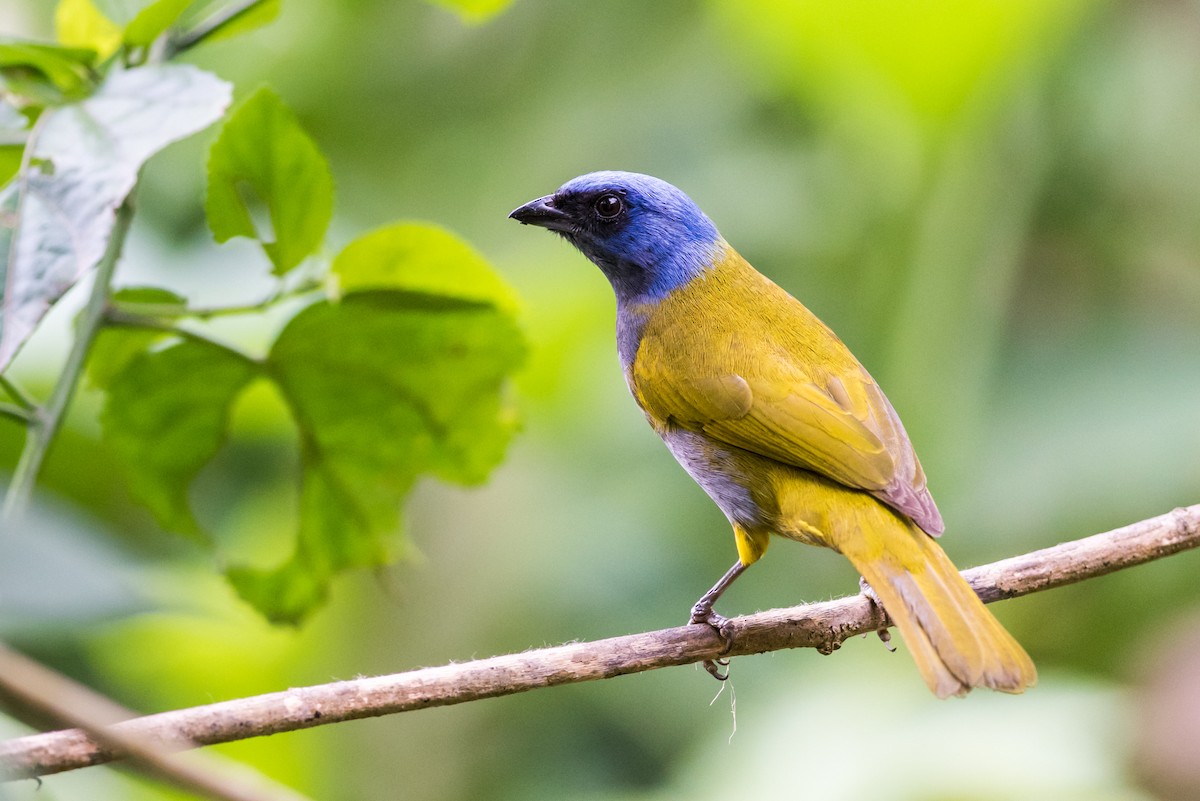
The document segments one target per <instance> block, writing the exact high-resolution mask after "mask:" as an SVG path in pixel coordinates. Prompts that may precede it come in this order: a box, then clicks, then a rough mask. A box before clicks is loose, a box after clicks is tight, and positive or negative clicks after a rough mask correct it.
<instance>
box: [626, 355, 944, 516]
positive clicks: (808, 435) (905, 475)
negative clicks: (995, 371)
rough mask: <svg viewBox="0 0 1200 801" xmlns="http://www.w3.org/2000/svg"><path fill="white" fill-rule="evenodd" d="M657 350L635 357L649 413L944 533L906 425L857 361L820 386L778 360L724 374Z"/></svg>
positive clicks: (635, 379) (636, 382)
mask: <svg viewBox="0 0 1200 801" xmlns="http://www.w3.org/2000/svg"><path fill="white" fill-rule="evenodd" d="M655 351H656V349H655V348H653V347H650V348H643V349H642V350H641V351H639V354H638V359H637V360H636V361H635V363H634V366H633V376H632V378H633V382H632V383H633V384H634V387H635V392H636V394H637V395H638V400H639V402H640V403H641V404H642V406H643V408H644V409H646V411H647V412H648V413H649V414H650V415H652V416H653V417H657V418H658V419H660V420H664V421H670V422H673V423H674V424H676V425H680V426H683V427H685V428H688V429H692V430H695V431H701V432H703V433H705V434H707V435H708V436H710V437H712V438H714V439H716V440H719V441H722V442H725V443H727V444H729V445H733V446H736V447H738V448H742V449H744V450H748V451H751V452H753V453H757V454H760V455H762V456H766V457H769V458H771V459H775V460H776V461H779V462H783V463H785V464H790V465H794V466H796V467H800V468H803V469H806V470H812V471H815V472H818V473H821V474H823V475H825V476H827V477H829V478H831V479H833V480H835V481H838V482H840V483H842V484H845V485H847V486H850V487H855V488H858V489H863V490H866V491H868V492H870V493H871V494H873V495H875V496H876V497H878V498H879V499H880V500H882V501H884V502H885V503H887V504H888V505H890V506H892V507H893V508H895V509H896V510H897V511H899V512H901V513H903V514H905V515H907V516H908V517H910V518H911V519H912V520H913V521H914V522H915V523H917V525H919V526H921V528H922V529H924V530H925V531H927V532H929V533H930V534H933V535H937V534H940V533H941V531H942V529H943V524H942V520H941V515H940V513H939V512H938V510H937V507H936V505H935V504H934V502H933V498H932V497H931V496H930V494H929V491H928V490H927V489H926V487H925V474H924V472H923V471H922V470H921V465H920V463H919V462H918V461H917V457H916V453H915V452H914V451H913V448H912V444H911V442H910V441H909V439H908V436H907V434H906V433H905V432H904V428H903V426H902V425H901V423H900V419H899V417H898V416H897V415H896V412H895V410H894V409H893V408H892V405H891V403H889V402H888V400H887V398H886V397H885V396H884V394H883V392H882V391H880V389H879V387H878V386H877V385H876V384H875V381H874V380H873V379H872V378H871V376H870V375H869V374H867V372H866V371H865V370H863V369H862V368H861V367H858V366H857V364H856V365H855V367H856V368H857V369H854V370H841V371H839V374H838V375H836V376H828V377H826V378H825V379H824V381H818V380H815V379H814V378H813V377H812V376H811V375H810V374H809V373H808V372H806V371H805V370H803V369H801V368H799V367H798V366H797V365H796V364H795V363H794V362H793V361H792V360H791V359H788V358H781V357H780V356H779V355H778V354H776V356H775V357H774V358H766V359H761V360H756V363H755V365H754V367H753V369H752V370H751V369H744V370H742V371H740V372H721V371H711V370H709V371H705V370H703V369H701V370H700V371H694V370H688V369H681V368H680V367H679V366H678V364H677V363H673V362H674V360H668V359H663V358H657V356H658V355H659V354H656V353H655ZM705 372H707V373H708V374H704V373H705ZM713 373H715V374H713Z"/></svg>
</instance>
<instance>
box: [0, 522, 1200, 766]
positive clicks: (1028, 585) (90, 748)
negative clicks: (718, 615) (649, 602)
mask: <svg viewBox="0 0 1200 801" xmlns="http://www.w3.org/2000/svg"><path fill="white" fill-rule="evenodd" d="M1198 546H1200V505H1196V506H1190V507H1187V508H1184V509H1176V510H1175V511H1173V512H1169V513H1167V514H1165V515H1161V516H1159V517H1155V518H1152V519H1150V520H1144V521H1142V522H1140V523H1134V524H1133V525H1130V526H1125V527H1124V528H1119V529H1116V530H1114V531H1110V532H1108V533H1105V534H1097V535H1095V536H1092V537H1088V538H1086V539H1082V540H1075V541H1073V542H1066V543H1063V544H1061V545H1056V546H1054V547H1051V548H1046V549H1044V550H1041V551H1035V552H1033V553H1030V554H1026V555H1024V556H1018V557H1014V558H1012V559H1006V560H1003V561H1001V562H996V563H994V564H990V565H985V566H983V567H977V568H974V569H972V570H968V571H965V573H964V575H965V576H966V577H967V580H968V581H970V582H971V585H972V586H973V587H974V588H975V590H976V592H978V593H979V594H980V596H981V597H982V598H983V599H984V600H985V601H995V600H999V599H1002V598H1015V597H1017V596H1020V595H1025V594H1028V593H1032V592H1038V591H1040V590H1047V589H1051V588H1053V587H1061V586H1063V585H1065V584H1072V583H1074V582H1077V581H1083V580H1084V579H1088V578H1093V577H1096V576H1102V575H1104V574H1106V573H1110V572H1112V571H1114V570H1120V569H1122V568H1125V567H1131V566H1133V565H1137V564H1141V563H1143V562H1148V561H1151V560H1153V559H1159V558H1161V557H1164V556H1169V555H1171V554H1174V553H1178V552H1180V551H1183V550H1186V549H1188V548H1195V547H1198ZM883 622H884V621H883V620H882V619H881V614H880V613H879V612H878V610H877V608H876V607H875V605H874V604H872V603H871V602H870V601H868V600H867V599H866V598H865V597H864V596H862V595H856V596H852V597H848V598H840V599H838V600H835V601H828V602H825V603H816V604H806V605H804V606H797V607H792V608H789V609H774V610H770V611H767V612H759V613H758V614H754V615H747V616H745V617H740V618H735V619H734V620H733V621H732V623H733V632H734V644H733V648H732V649H731V651H730V652H729V655H734V656H736V655H742V654H752V653H762V652H765V651H775V650H780V649H783V648H817V649H819V650H821V651H825V652H828V651H832V650H833V649H835V648H837V647H838V645H840V644H841V643H842V642H843V641H844V640H846V639H847V638H849V637H852V636H854V635H856V634H864V633H867V632H871V631H875V630H877V629H878V628H879V627H880V626H881V625H882V624H883ZM721 650H722V642H721V640H720V638H719V637H718V636H717V635H716V634H715V633H714V632H713V630H712V629H711V628H710V627H708V626H697V625H689V626H680V627H678V628H673V629H664V630H662V631H653V632H648V633H645V634H633V635H629V636H625V637H614V638H612V639H608V640H600V641H597V642H584V643H573V644H571V645H562V646H558V647H556V648H545V649H542V650H538V651H528V652H526V653H522V654H510V655H507V656H497V657H493V658H491V659H482V660H478V661H475V662H468V663H465V664H451V665H445V666H443V667H434V668H425V669H423V670H415V671H412V672H409V673H401V674H396V675H391V676H379V677H376V678H366V679H355V680H353V681H341V682H334V683H332V684H322V685H317V686H314V687H303V688H296V689H291V690H285V691H283V692H276V693H270V694H267V695H259V696H254V697H251V698H242V699H238V700H234V701H224V702H221V703H216V704H209V705H207V706H200V707H193V708H191V709H181V710H176V711H173V712H163V713H161V714H158V715H150V716H148V717H144V718H138V719H136V720H130V721H127V722H124V723H120V724H117V725H116V726H114V727H113V729H114V730H117V729H119V730H121V731H124V732H127V733H130V734H137V735H138V736H140V737H145V738H151V739H153V740H155V741H157V742H159V743H162V744H163V745H164V746H166V747H169V748H186V747H189V746H191V745H211V744H214V743H224V742H230V741H232V740H240V739H244V738H248V737H258V736H262V735H266V734H275V733H278V732H283V731H292V730H295V729H304V728H309V727H312V726H320V725H324V724H326V723H336V722H339V721H343V720H355V719H358V718H365V717H375V716H378V715H387V714H392V713H395V712H405V711H408V710H413V709H424V708H426V707H432V706H447V705H450V704H458V703H463V702H464V701H474V700H477V699H480V698H492V697H496V696H500V695H510V694H513V693H519V692H524V691H527V690H533V689H537V688H539V687H550V686H554V685H558V684H569V683H574V682H582V681H591V680H594V679H605V678H611V677H613V676H620V675H623V674H626V673H637V672H641V671H645V670H653V669H655V668H661V667H668V666H672V665H685V664H689V663H693V662H702V661H704V660H708V659H713V658H716V657H718V656H720V655H721ZM119 756H120V753H119V749H114V748H111V747H109V746H106V745H105V744H103V743H99V742H97V741H96V740H94V739H92V738H91V737H89V736H88V735H87V734H86V733H85V732H82V731H79V730H69V731H59V732H51V733H48V734H36V735H31V736H28V737H21V738H18V739H15V740H9V741H8V742H5V743H0V773H2V775H4V776H6V777H8V778H22V777H32V776H40V775H46V774H50V773H57V772H60V771H65V770H73V769H75V768H81V767H86V766H88V765H96V764H100V763H103V762H108V761H111V760H113V759H117V758H119Z"/></svg>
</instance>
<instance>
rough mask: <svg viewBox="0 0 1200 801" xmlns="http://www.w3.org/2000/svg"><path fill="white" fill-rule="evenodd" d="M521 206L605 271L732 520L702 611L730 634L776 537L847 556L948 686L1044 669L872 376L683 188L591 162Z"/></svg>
mask: <svg viewBox="0 0 1200 801" xmlns="http://www.w3.org/2000/svg"><path fill="white" fill-rule="evenodd" d="M510 216H511V217H512V218H514V219H516V220H518V221H520V222H522V223H526V224H529V225H537V226H541V227H542V228H547V229H549V230H551V231H554V232H555V233H558V234H560V235H562V236H563V237H564V238H566V239H567V240H568V241H569V242H571V244H573V245H575V247H577V248H578V249H579V250H580V251H582V252H583V254H584V255H585V256H587V257H588V258H589V259H591V260H592V261H593V262H595V263H596V265H597V266H599V268H600V269H601V271H602V272H603V273H604V275H605V276H606V277H607V278H608V280H609V282H610V283H611V284H612V287H613V291H614V292H615V293H616V296H617V350H618V352H619V355H620V360H621V365H622V367H623V368H624V371H625V380H626V382H627V383H628V385H629V389H630V391H631V392H632V393H633V397H634V399H635V400H636V401H637V403H638V405H639V406H640V407H641V408H642V411H643V412H645V414H646V419H647V420H649V421H650V425H651V426H652V427H653V428H654V430H655V431H656V432H657V433H658V435H659V436H660V437H662V440H663V442H665V443H666V445H667V448H669V449H670V451H671V453H672V454H673V455H674V456H675V458H676V459H677V460H678V461H679V463H680V464H681V465H682V466H683V467H684V469H685V470H687V472H688V473H690V474H691V476H692V478H693V479H695V480H696V482H697V483H698V484H699V485H700V486H701V487H702V488H703V489H704V491H705V492H707V493H708V495H709V496H710V497H711V498H712V499H713V501H715V502H716V504H717V506H719V507H720V508H721V511H722V512H724V513H725V516H726V517H727V518H729V522H730V523H731V524H732V525H733V533H734V539H735V541H736V543H737V553H738V561H737V562H736V563H735V564H734V565H733V567H732V568H730V570H729V571H728V572H727V573H726V574H725V576H724V577H723V578H722V579H721V580H720V581H719V582H717V584H716V585H715V586H714V587H713V588H712V589H711V590H709V591H708V592H707V593H706V594H705V595H704V596H703V597H702V598H701V599H700V600H699V601H698V602H697V603H696V605H695V606H694V607H693V609H692V616H691V619H692V621H693V622H694V623H707V624H709V625H712V626H714V627H715V628H717V630H718V631H719V632H720V631H721V626H722V625H723V624H724V623H725V622H726V621H725V618H723V617H721V616H720V615H718V614H717V613H716V612H715V611H714V610H713V604H714V603H715V602H716V600H717V598H718V597H719V596H720V595H721V593H722V592H723V591H724V590H725V588H726V587H728V586H729V585H730V583H731V582H733V580H734V579H736V578H737V577H738V576H739V575H741V573H742V572H743V571H744V570H745V569H746V568H747V567H748V566H750V565H751V564H753V563H754V562H755V561H757V560H758V558H759V557H761V556H762V555H763V552H764V551H766V549H767V543H768V542H769V540H770V537H771V535H772V534H778V535H781V536H783V537H787V538H788V539H793V540H798V541H800V542H806V543H810V544H812V545H823V546H825V547H827V548H832V549H834V550H835V551H838V552H840V553H841V554H843V555H844V556H845V557H846V558H848V559H849V560H850V561H851V562H852V563H853V564H854V567H855V568H856V569H857V570H858V571H859V572H860V573H861V574H862V576H863V579H864V580H865V581H866V583H867V584H868V585H869V587H870V589H871V590H872V591H873V595H874V598H875V600H876V601H878V602H879V603H881V604H882V606H883V608H884V609H885V610H886V611H887V613H888V615H889V616H890V617H891V619H892V620H893V621H894V622H895V624H896V626H897V627H898V628H899V629H900V633H901V635H902V636H903V638H904V641H905V642H906V643H907V644H908V647H909V649H910V650H911V651H912V653H913V657H914V659H915V660H916V663H917V667H918V668H919V669H920V671H921V675H922V676H923V677H924V679H925V682H926V683H927V684H928V685H929V688H930V689H931V690H933V692H934V693H936V694H937V695H938V696H939V697H943V698H944V697H946V696H950V695H963V694H965V693H966V692H967V691H968V690H970V689H971V688H972V687H990V688H992V689H996V690H1003V691H1005V692H1021V691H1022V690H1024V689H1025V688H1026V687H1030V686H1032V685H1033V684H1034V683H1035V682H1036V680H1037V673H1036V670H1035V669H1034V666H1033V662H1032V661H1031V660H1030V658H1029V656H1028V655H1027V654H1026V653H1025V651H1024V649H1022V648H1021V646H1020V645H1019V644H1018V643H1017V642H1016V640H1014V639H1013V637H1012V635H1010V634H1009V633H1008V632H1007V631H1006V630H1005V629H1004V627H1003V626H1001V625H1000V623H999V621H997V620H996V618H995V617H993V616H992V614H991V613H990V612H989V611H988V610H987V608H986V607H985V606H984V605H983V604H982V603H981V602H980V600H979V598H978V597H977V596H976V595H975V593H974V592H973V591H972V590H971V588H970V587H969V586H968V585H967V583H966V582H965V581H964V580H963V578H962V577H961V576H960V575H959V573H958V571H957V570H956V569H955V567H954V565H953V564H952V563H951V562H950V559H949V558H948V557H947V556H946V554H945V553H944V552H943V551H942V549H941V548H940V547H938V545H937V543H936V542H935V541H934V537H936V536H938V535H939V534H941V533H942V529H943V524H942V517H941V514H940V512H938V508H937V506H936V505H935V504H934V502H933V497H932V496H931V495H930V493H929V489H928V488H927V487H926V483H925V473H924V472H923V471H922V470H921V464H920V462H918V461H917V455H916V453H915V452H914V451H913V447H912V443H911V442H910V441H909V438H908V435H907V434H906V433H905V431H904V426H903V425H902V424H901V423H900V418H899V417H898V416H897V415H896V411H895V410H894V409H893V408H892V405H891V403H889V402H888V399H887V398H886V397H884V394H883V392H882V391H881V390H880V389H879V386H878V385H877V384H876V383H875V381H874V380H873V379H872V378H871V376H870V375H869V374H868V373H867V371H866V370H865V369H864V368H863V366H862V365H861V364H859V363H858V360H857V359H855V358H854V356H853V354H851V353H850V350H849V349H848V348H847V347H846V346H845V345H844V344H843V343H842V341H841V340H840V339H838V337H837V336H836V335H835V334H834V333H833V332H832V331H831V330H829V328H827V327H826V326H825V324H824V323H822V322H821V321H820V320H818V319H817V317H816V316H815V315H814V314H813V313H812V312H810V311H809V310H808V309H807V308H805V307H804V306H803V305H802V304H801V303H800V302H799V301H797V300H796V299H795V298H793V297H792V296H791V295H789V294H788V293H787V292H785V291H784V290H783V289H781V288H780V287H778V286H777V285H776V284H774V283H773V282H771V281H770V280H769V279H768V278H766V277H765V276H763V275H762V274H761V273H759V272H758V271H756V270H755V269H754V268H753V267H751V266H750V265H749V264H748V263H747V262H746V260H745V259H743V258H742V257H741V256H740V255H738V253H737V251H735V250H734V249H733V248H732V247H731V246H730V245H729V243H728V242H726V241H725V240H724V239H723V238H722V237H721V235H720V234H719V233H718V232H717V229H716V227H715V226H714V225H713V223H712V222H711V221H710V220H709V219H708V217H707V216H705V214H704V213H703V212H702V211H701V210H700V209H699V207H697V206H696V204H695V203H693V202H692V200H691V199H690V198H689V197H688V196H687V195H685V194H684V193H683V192H681V191H680V190H679V189H677V188H675V187H674V186H672V185H670V184H668V183H666V182H665V181H661V180H659V179H657V178H653V177H651V176H648V175H639V174H636V173H628V172H595V173H590V174H588V175H583V176H580V177H578V178H575V179H574V180H571V181H569V182H567V183H566V184H564V185H563V186H562V187H561V188H559V189H558V191H556V192H555V193H554V194H552V195H547V196H545V197H541V198H538V199H537V200H533V201H531V202H529V203H526V204H525V205H523V206H521V207H520V208H518V209H516V210H515V211H513V212H512V214H511V215H510ZM724 636H726V638H727V637H728V633H727V631H726V633H724ZM709 667H710V669H711V670H712V671H713V672H714V673H715V672H716V671H715V668H713V667H712V665H711V664H710V665H709Z"/></svg>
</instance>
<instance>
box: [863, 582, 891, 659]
mask: <svg viewBox="0 0 1200 801" xmlns="http://www.w3.org/2000/svg"><path fill="white" fill-rule="evenodd" d="M858 587H859V589H860V590H862V594H863V595H865V596H867V600H868V601H870V602H871V604H872V605H873V606H874V607H875V608H876V609H878V610H879V612H880V614H881V615H882V616H883V625H882V626H880V627H879V628H878V629H876V630H875V633H876V634H877V635H878V636H879V640H880V641H881V642H882V643H883V647H884V648H886V649H888V650H889V651H891V652H892V653H895V652H896V646H894V645H892V632H891V631H890V630H889V629H888V627H887V620H888V616H887V610H886V609H884V608H883V602H882V601H880V600H879V596H878V595H876V594H875V590H874V589H873V588H872V587H871V585H870V584H868V583H867V580H866V579H865V578H864V577H862V576H859V577H858Z"/></svg>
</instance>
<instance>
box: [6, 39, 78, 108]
mask: <svg viewBox="0 0 1200 801" xmlns="http://www.w3.org/2000/svg"><path fill="white" fill-rule="evenodd" d="M95 60H96V53H95V52H94V51H93V50H87V49H80V48H73V47H55V46H54V45H43V44H34V43H32V42H18V41H0V88H4V87H5V86H6V85H7V88H8V90H9V91H10V92H13V93H15V94H18V95H22V96H29V97H32V98H34V99H35V100H38V101H39V102H46V103H49V102H53V103H58V102H61V101H62V100H63V99H64V98H72V97H77V96H79V95H82V94H83V93H84V92H85V90H86V89H88V88H89V87H90V86H91V65H92V63H93V62H94V61H95ZM39 84H43V85H42V86H39ZM50 90H54V91H53V92H51V91H50Z"/></svg>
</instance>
